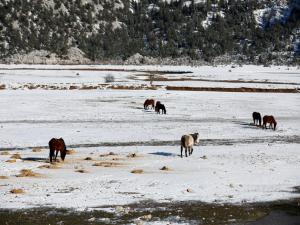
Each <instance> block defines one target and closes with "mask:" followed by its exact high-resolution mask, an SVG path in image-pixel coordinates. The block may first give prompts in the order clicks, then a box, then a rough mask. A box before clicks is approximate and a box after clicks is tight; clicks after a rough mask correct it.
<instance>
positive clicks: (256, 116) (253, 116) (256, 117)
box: [252, 112, 261, 126]
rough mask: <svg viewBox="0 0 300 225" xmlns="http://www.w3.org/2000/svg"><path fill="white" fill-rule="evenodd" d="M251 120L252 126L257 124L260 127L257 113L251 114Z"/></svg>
mask: <svg viewBox="0 0 300 225" xmlns="http://www.w3.org/2000/svg"><path fill="white" fill-rule="evenodd" d="M252 118H253V123H254V125H256V124H257V125H259V126H261V115H260V113H259V112H253V113H252Z"/></svg>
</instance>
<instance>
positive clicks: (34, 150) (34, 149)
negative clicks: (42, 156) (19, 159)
mask: <svg viewBox="0 0 300 225" xmlns="http://www.w3.org/2000/svg"><path fill="white" fill-rule="evenodd" d="M41 151H42V148H33V149H32V152H41Z"/></svg>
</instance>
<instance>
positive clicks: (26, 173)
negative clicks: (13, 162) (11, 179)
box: [16, 169, 41, 177]
mask: <svg viewBox="0 0 300 225" xmlns="http://www.w3.org/2000/svg"><path fill="white" fill-rule="evenodd" d="M16 177H41V174H39V173H35V172H33V171H32V170H30V169H23V170H21V171H20V173H19V174H18V175H16Z"/></svg>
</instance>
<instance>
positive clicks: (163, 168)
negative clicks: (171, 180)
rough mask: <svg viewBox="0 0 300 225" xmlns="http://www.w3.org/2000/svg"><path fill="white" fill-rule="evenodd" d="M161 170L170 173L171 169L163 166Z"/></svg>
mask: <svg viewBox="0 0 300 225" xmlns="http://www.w3.org/2000/svg"><path fill="white" fill-rule="evenodd" d="M160 170H164V171H170V170H171V169H170V168H169V167H167V166H163V167H162V168H160Z"/></svg>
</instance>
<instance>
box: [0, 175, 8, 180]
mask: <svg viewBox="0 0 300 225" xmlns="http://www.w3.org/2000/svg"><path fill="white" fill-rule="evenodd" d="M5 179H8V176H2V175H1V176H0V180H5Z"/></svg>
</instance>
